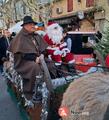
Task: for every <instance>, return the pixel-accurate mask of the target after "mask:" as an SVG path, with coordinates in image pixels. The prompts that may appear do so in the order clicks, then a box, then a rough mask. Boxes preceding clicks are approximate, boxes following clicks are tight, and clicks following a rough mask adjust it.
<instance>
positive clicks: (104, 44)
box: [96, 25, 109, 58]
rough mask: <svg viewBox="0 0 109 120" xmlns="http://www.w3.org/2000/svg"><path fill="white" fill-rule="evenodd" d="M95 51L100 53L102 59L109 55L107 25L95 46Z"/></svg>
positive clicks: (108, 28)
mask: <svg viewBox="0 0 109 120" xmlns="http://www.w3.org/2000/svg"><path fill="white" fill-rule="evenodd" d="M96 49H97V50H98V51H99V52H100V53H101V55H102V56H103V57H104V58H105V57H106V55H107V54H108V53H109V25H108V27H107V28H106V29H105V30H104V32H103V34H102V39H101V40H100V42H99V43H97V44H96Z"/></svg>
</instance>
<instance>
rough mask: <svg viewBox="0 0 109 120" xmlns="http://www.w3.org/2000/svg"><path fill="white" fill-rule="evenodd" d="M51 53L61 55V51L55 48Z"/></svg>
mask: <svg viewBox="0 0 109 120" xmlns="http://www.w3.org/2000/svg"><path fill="white" fill-rule="evenodd" d="M53 55H62V51H60V50H56V51H54V53H53Z"/></svg>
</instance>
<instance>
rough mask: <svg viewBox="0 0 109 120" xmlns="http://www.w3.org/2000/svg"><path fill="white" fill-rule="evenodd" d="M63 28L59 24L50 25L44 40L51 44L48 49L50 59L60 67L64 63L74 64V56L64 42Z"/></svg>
mask: <svg viewBox="0 0 109 120" xmlns="http://www.w3.org/2000/svg"><path fill="white" fill-rule="evenodd" d="M62 31H63V30H62V27H61V26H60V25H58V24H57V23H49V26H48V27H47V30H46V35H45V36H44V40H45V41H46V42H47V43H48V44H49V46H48V48H47V53H48V57H49V58H50V59H52V60H54V61H56V65H60V64H61V63H62V61H64V62H66V63H74V62H75V60H74V56H73V54H72V53H70V50H69V49H68V48H67V43H66V42H62V41H61V40H62V39H63V33H62Z"/></svg>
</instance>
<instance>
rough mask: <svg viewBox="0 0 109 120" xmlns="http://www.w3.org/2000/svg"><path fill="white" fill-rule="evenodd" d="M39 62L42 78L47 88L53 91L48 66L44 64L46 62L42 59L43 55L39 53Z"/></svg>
mask: <svg viewBox="0 0 109 120" xmlns="http://www.w3.org/2000/svg"><path fill="white" fill-rule="evenodd" d="M40 63H41V65H42V68H43V70H44V80H45V82H46V84H47V88H48V90H49V91H50V92H53V85H52V82H51V76H50V73H49V70H48V67H47V65H46V62H45V60H44V56H43V55H42V54H41V55H40Z"/></svg>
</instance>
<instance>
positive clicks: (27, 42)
mask: <svg viewBox="0 0 109 120" xmlns="http://www.w3.org/2000/svg"><path fill="white" fill-rule="evenodd" d="M35 24H36V23H35V22H34V21H33V19H32V18H31V16H25V17H24V19H23V24H22V27H23V28H22V29H21V31H20V32H19V33H18V34H17V35H16V37H15V38H14V39H13V40H12V41H11V44H10V47H9V51H10V52H12V53H13V55H14V67H15V70H16V71H17V72H18V73H19V74H20V75H21V76H22V78H23V80H24V92H26V93H29V92H33V89H34V82H35V80H36V76H40V75H43V71H42V68H41V66H40V64H39V56H40V54H41V53H43V52H44V51H45V49H46V48H47V46H48V44H47V43H46V42H45V41H44V40H43V39H42V38H41V37H40V36H39V35H38V34H36V33H34V32H35Z"/></svg>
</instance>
